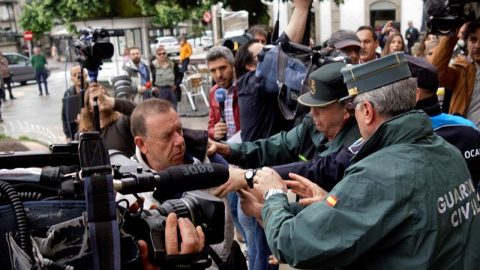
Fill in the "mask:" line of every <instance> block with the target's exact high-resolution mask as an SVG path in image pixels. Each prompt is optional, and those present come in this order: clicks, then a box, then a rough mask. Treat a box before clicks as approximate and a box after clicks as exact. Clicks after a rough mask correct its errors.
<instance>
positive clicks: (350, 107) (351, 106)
mask: <svg viewBox="0 0 480 270" xmlns="http://www.w3.org/2000/svg"><path fill="white" fill-rule="evenodd" d="M362 102H363V101H362ZM367 102H368V103H370V105H372V107H375V105H374V104H373V102H371V101H367ZM358 103H360V102H359V101H357V102H352V103H349V104H347V106H346V107H345V108H347V110H354V109H355V108H356V107H357V105H358Z"/></svg>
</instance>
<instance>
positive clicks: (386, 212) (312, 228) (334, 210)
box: [253, 52, 480, 269]
mask: <svg viewBox="0 0 480 270" xmlns="http://www.w3.org/2000/svg"><path fill="white" fill-rule="evenodd" d="M341 73H342V74H343V77H344V81H345V82H346V84H347V87H348V89H349V90H348V91H349V96H347V97H345V98H342V99H341V101H349V100H352V103H350V106H349V107H350V108H351V109H352V110H354V112H355V117H356V119H357V122H358V126H359V128H360V132H361V133H362V136H363V138H364V139H365V143H364V145H363V146H362V147H361V148H360V149H359V151H358V152H357V153H356V155H355V156H354V157H353V159H352V162H353V164H352V165H351V166H350V167H349V168H348V169H347V170H346V171H345V176H344V178H343V180H342V181H340V182H339V183H338V184H337V185H336V186H335V187H334V188H333V189H332V190H331V192H329V193H325V194H324V198H323V200H321V201H320V202H317V203H314V204H311V205H309V206H308V207H306V208H304V209H298V207H291V205H290V204H289V203H288V199H287V196H286V195H285V192H286V186H285V183H284V182H283V180H282V179H281V178H280V177H279V175H278V174H276V173H275V171H273V170H272V169H270V168H263V169H261V170H258V171H257V172H256V176H255V177H254V178H253V183H254V187H255V189H257V190H258V191H259V192H260V193H261V194H265V195H264V198H265V204H264V206H263V208H262V218H263V222H264V225H265V232H266V235H267V240H268V244H269V246H270V249H271V250H272V253H273V254H274V255H275V257H276V258H277V259H278V260H279V261H282V262H287V263H289V264H290V265H292V266H293V267H296V268H318V267H344V266H348V267H349V268H348V269H350V268H351V269H380V268H381V269H388V268H391V269H445V268H453V267H454V268H458V269H478V265H477V264H478V249H475V250H472V246H470V245H469V246H467V243H469V244H471V241H470V240H469V238H474V239H478V232H477V231H478V228H477V227H475V225H473V224H474V223H473V222H477V220H476V217H475V215H476V213H478V212H479V210H480V208H479V206H478V200H477V198H476V191H475V187H474V186H473V183H472V181H471V179H470V174H469V173H468V168H467V164H466V162H465V160H464V159H463V157H462V155H461V154H460V152H459V151H458V150H457V149H456V148H455V147H454V146H452V145H451V144H449V143H447V142H446V141H445V140H443V139H441V138H440V137H438V136H437V135H435V134H434V132H433V129H432V124H431V121H430V119H429V117H428V116H427V115H426V114H425V113H423V112H421V111H416V110H414V108H415V105H416V103H415V96H416V91H417V84H416V81H415V79H413V78H411V74H410V70H409V68H408V65H407V61H406V60H405V54H404V53H403V52H400V53H395V54H392V55H389V56H386V57H384V58H381V59H377V60H374V61H371V62H368V63H366V64H363V65H359V66H352V65H347V66H346V67H344V68H343V69H342V70H341ZM319 224H321V226H319ZM307 239H308V241H306V240H307ZM474 257H475V258H477V261H475V259H473V258H474Z"/></svg>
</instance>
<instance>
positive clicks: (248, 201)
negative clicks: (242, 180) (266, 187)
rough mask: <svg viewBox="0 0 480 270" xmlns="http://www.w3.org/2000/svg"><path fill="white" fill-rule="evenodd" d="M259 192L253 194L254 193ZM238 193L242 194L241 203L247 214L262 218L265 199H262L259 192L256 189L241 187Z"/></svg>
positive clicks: (258, 218)
mask: <svg viewBox="0 0 480 270" xmlns="http://www.w3.org/2000/svg"><path fill="white" fill-rule="evenodd" d="M254 192H255V193H257V194H253V193H254ZM238 195H239V196H240V205H241V207H242V211H243V213H244V214H245V215H246V216H249V217H254V218H256V219H257V220H262V207H263V200H262V201H260V200H259V199H258V196H260V197H261V196H262V195H261V194H259V193H258V191H256V190H255V189H249V190H245V189H240V190H239V191H238Z"/></svg>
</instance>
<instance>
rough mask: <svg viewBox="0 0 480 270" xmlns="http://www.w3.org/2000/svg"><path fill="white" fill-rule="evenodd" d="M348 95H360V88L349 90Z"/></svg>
mask: <svg viewBox="0 0 480 270" xmlns="http://www.w3.org/2000/svg"><path fill="white" fill-rule="evenodd" d="M348 95H349V96H354V95H358V88H357V87H353V88H350V89H348Z"/></svg>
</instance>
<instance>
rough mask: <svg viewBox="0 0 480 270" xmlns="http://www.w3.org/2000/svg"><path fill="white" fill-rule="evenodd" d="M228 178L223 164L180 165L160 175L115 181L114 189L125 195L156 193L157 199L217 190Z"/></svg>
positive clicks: (134, 175)
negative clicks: (181, 193)
mask: <svg viewBox="0 0 480 270" xmlns="http://www.w3.org/2000/svg"><path fill="white" fill-rule="evenodd" d="M228 177H229V172H228V169H227V168H226V167H225V166H224V165H221V164H215V163H210V164H192V165H179V166H172V167H170V168H168V169H165V170H163V171H160V172H153V171H145V172H143V171H142V172H132V173H130V175H127V177H124V178H122V179H121V180H114V189H115V191H118V192H120V193H122V194H124V195H125V194H132V193H141V192H147V191H153V190H155V192H154V195H153V196H154V197H156V194H174V193H179V192H183V191H189V190H198V189H206V188H211V187H216V186H219V185H221V184H223V183H225V182H226V181H227V180H228Z"/></svg>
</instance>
